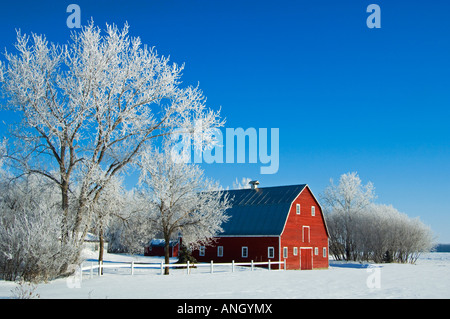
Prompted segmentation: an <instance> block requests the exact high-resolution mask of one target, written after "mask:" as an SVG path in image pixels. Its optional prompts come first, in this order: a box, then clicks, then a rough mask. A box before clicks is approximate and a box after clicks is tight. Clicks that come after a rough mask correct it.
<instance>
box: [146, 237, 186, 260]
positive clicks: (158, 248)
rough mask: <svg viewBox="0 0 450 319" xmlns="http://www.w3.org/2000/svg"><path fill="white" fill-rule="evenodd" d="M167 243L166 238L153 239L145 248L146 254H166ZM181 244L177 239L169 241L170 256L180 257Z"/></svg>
mask: <svg viewBox="0 0 450 319" xmlns="http://www.w3.org/2000/svg"><path fill="white" fill-rule="evenodd" d="M165 243H166V241H165V240H164V239H152V240H151V241H150V243H149V244H148V245H146V246H145V248H144V256H164V246H165ZM179 246H180V245H179V242H178V241H176V240H171V241H170V242H169V248H170V252H169V257H178V248H179Z"/></svg>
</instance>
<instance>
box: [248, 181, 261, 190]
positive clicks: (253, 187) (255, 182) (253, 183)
mask: <svg viewBox="0 0 450 319" xmlns="http://www.w3.org/2000/svg"><path fill="white" fill-rule="evenodd" d="M248 183H249V184H250V185H252V189H257V188H258V185H259V182H258V181H250V182H248Z"/></svg>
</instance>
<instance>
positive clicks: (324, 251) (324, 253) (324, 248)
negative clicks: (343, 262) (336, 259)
mask: <svg viewBox="0 0 450 319" xmlns="http://www.w3.org/2000/svg"><path fill="white" fill-rule="evenodd" d="M322 254H323V258H326V257H327V247H323V249H322Z"/></svg>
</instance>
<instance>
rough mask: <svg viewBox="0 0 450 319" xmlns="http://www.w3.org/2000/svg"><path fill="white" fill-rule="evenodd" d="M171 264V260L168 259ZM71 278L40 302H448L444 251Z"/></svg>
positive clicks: (42, 289)
mask: <svg viewBox="0 0 450 319" xmlns="http://www.w3.org/2000/svg"><path fill="white" fill-rule="evenodd" d="M105 257H106V258H105V264H107V263H111V262H130V261H132V260H133V261H135V262H155V263H160V261H161V259H160V258H158V257H145V256H131V255H115V254H106V256H105ZM171 261H172V262H173V261H175V259H172V260H171ZM87 264H90V262H89V261H88V262H87ZM74 283H76V281H73V278H69V279H67V278H66V279H57V280H54V281H52V282H49V283H43V284H39V285H38V286H37V288H36V290H35V293H37V294H39V296H40V298H41V299H46V298H54V299H64V298H71V299H73V298H74V299H77V298H82V299H88V298H92V299H105V298H118V299H123V298H135V299H140V298H149V299H152V298H153V299H172V298H177V299H186V298H189V299H198V298H204V299H208V298H215V299H216V298H218V299H224V298H225V299H227V298H233V299H236V298H238V299H259V298H261V299H276V298H282V299H284V298H296V299H297V298H446V299H447V298H450V253H428V254H423V255H422V256H421V257H420V258H419V260H418V261H417V263H416V264H414V265H411V264H370V265H368V264H359V263H345V262H335V261H330V268H329V269H327V270H308V271H298V270H288V271H283V270H272V271H268V270H266V269H260V268H258V269H255V271H253V272H252V271H250V269H249V267H236V271H235V272H231V267H230V266H227V267H225V266H219V265H217V264H215V265H214V273H213V274H211V273H210V269H209V267H199V268H196V269H192V272H191V274H189V275H187V274H186V269H171V274H170V275H169V276H164V275H160V274H159V269H151V270H150V269H135V272H134V275H131V273H130V269H129V268H128V269H118V270H117V269H105V274H104V275H103V276H101V277H99V276H97V275H96V274H95V273H94V276H93V277H92V278H90V275H89V272H85V273H84V275H83V280H82V282H81V283H80V284H79V288H77V287H76V285H74ZM16 286H17V284H15V283H13V282H6V281H0V298H12V297H13V294H12V292H11V290H13V289H14V288H15V287H16Z"/></svg>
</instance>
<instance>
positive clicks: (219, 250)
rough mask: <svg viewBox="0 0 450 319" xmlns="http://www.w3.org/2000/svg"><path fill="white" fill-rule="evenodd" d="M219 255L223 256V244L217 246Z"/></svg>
mask: <svg viewBox="0 0 450 319" xmlns="http://www.w3.org/2000/svg"><path fill="white" fill-rule="evenodd" d="M217 257H223V246H217Z"/></svg>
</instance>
